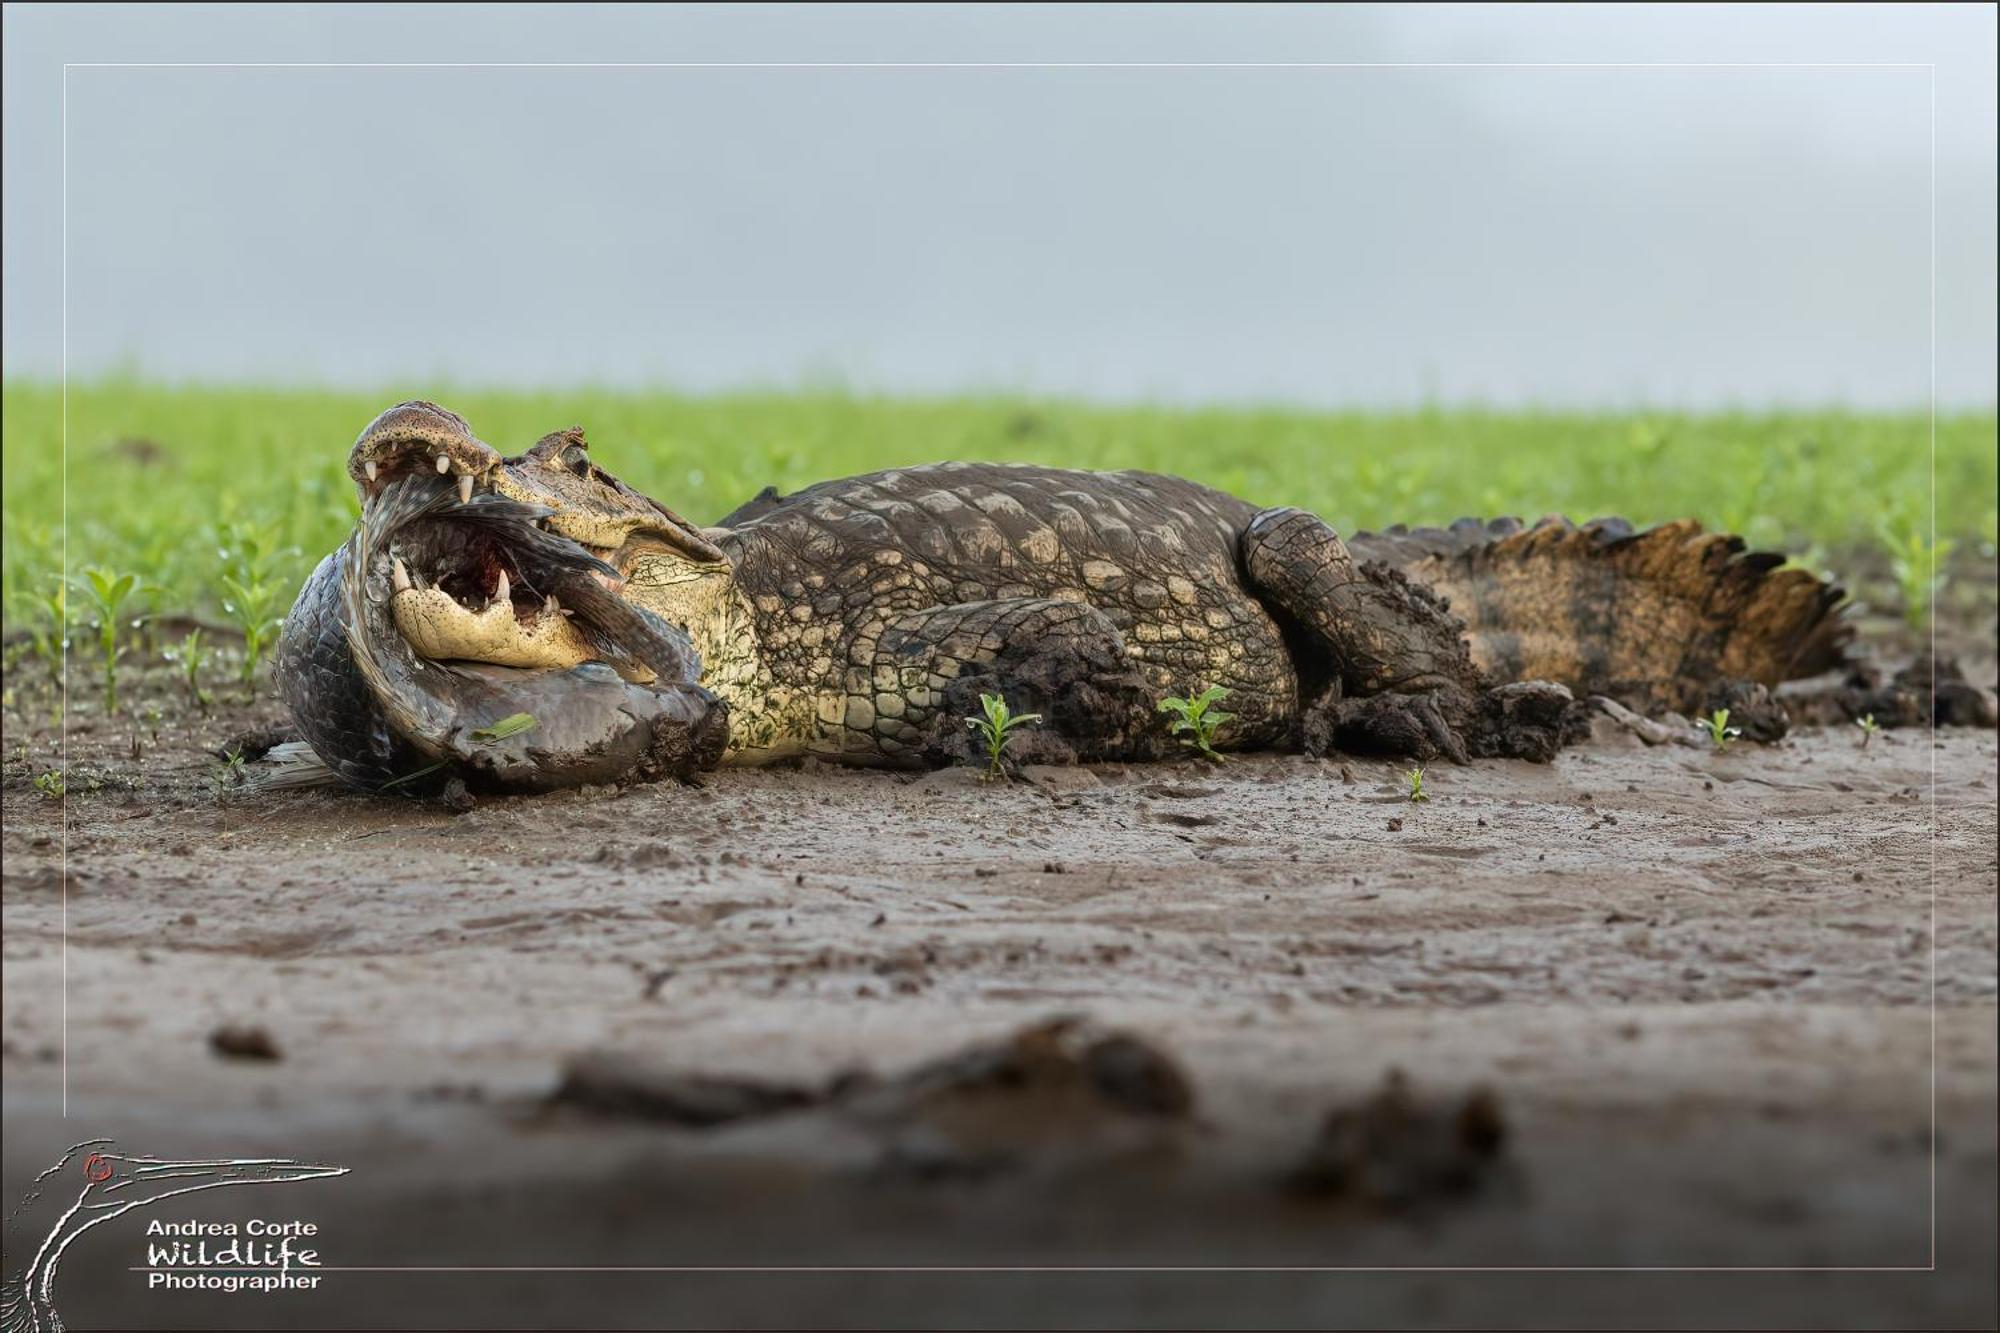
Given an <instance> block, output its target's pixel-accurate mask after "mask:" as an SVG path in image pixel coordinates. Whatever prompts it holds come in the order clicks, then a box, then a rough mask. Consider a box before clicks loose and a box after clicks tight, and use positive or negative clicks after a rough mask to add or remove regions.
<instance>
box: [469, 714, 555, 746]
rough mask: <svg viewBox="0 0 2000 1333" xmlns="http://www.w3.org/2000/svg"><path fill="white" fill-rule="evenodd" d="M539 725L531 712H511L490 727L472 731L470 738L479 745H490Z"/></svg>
mask: <svg viewBox="0 0 2000 1333" xmlns="http://www.w3.org/2000/svg"><path fill="white" fill-rule="evenodd" d="M537 725H539V724H538V723H536V721H535V715H534V714H533V713H512V714H509V715H508V716H506V717H503V718H501V719H500V720H499V721H498V722H495V723H494V724H493V725H492V726H490V727H481V728H480V729H479V730H477V731H475V732H473V733H472V739H474V740H476V741H478V742H479V743H480V744H481V745H491V744H493V742H495V741H504V740H506V739H507V738H508V737H509V736H518V735H520V734H521V733H522V732H524V731H533V730H534V729H535V727H536V726H537Z"/></svg>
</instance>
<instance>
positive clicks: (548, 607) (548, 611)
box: [542, 593, 569, 616]
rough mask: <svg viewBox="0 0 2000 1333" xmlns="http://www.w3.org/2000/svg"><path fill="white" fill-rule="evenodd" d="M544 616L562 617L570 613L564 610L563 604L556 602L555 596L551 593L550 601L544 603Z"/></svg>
mask: <svg viewBox="0 0 2000 1333" xmlns="http://www.w3.org/2000/svg"><path fill="white" fill-rule="evenodd" d="M542 614H543V615H545V616H562V615H568V614H569V613H568V612H567V611H564V610H563V606H562V603H561V602H559V601H557V600H556V596H555V594H554V593H550V594H549V600H548V601H546V602H543V603H542Z"/></svg>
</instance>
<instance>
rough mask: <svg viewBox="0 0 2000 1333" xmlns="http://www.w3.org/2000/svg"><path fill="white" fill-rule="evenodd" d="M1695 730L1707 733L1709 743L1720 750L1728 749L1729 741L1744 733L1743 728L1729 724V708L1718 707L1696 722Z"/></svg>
mask: <svg viewBox="0 0 2000 1333" xmlns="http://www.w3.org/2000/svg"><path fill="white" fill-rule="evenodd" d="M1695 730H1696V731H1699V732H1702V733H1704V734H1705V735H1707V737H1708V741H1709V744H1711V745H1713V746H1714V747H1715V748H1716V749H1718V750H1727V749H1728V748H1729V743H1730V742H1731V741H1733V740H1735V739H1736V738H1737V737H1738V736H1741V735H1742V734H1743V728H1741V727H1732V726H1730V725H1729V710H1728V709H1727V708H1718V709H1716V710H1715V711H1714V712H1713V713H1710V714H1709V715H1708V716H1707V717H1705V718H1703V719H1702V720H1701V721H1699V722H1697V723H1695Z"/></svg>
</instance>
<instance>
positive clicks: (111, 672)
mask: <svg viewBox="0 0 2000 1333" xmlns="http://www.w3.org/2000/svg"><path fill="white" fill-rule="evenodd" d="M138 585H139V576H138V575H137V574H119V573H115V572H113V571H112V570H109V569H105V568H104V567H103V566H101V565H94V566H92V567H91V568H89V569H87V570H85V571H84V590H85V591H86V592H88V593H89V594H90V600H91V604H92V605H94V606H95V607H96V608H97V649H98V655H99V659H100V660H101V661H102V663H103V667H104V711H105V712H107V713H115V712H117V711H118V658H119V656H120V655H121V653H122V652H123V651H124V650H123V649H122V648H121V647H120V646H119V643H118V631H119V629H120V626H119V624H118V608H119V607H121V606H123V605H124V604H125V600H126V598H128V597H130V596H131V595H132V590H133V589H134V588H136V587H137V586H138Z"/></svg>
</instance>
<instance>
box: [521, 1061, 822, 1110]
mask: <svg viewBox="0 0 2000 1333" xmlns="http://www.w3.org/2000/svg"><path fill="white" fill-rule="evenodd" d="M823 1100H824V1094H822V1093H818V1092H815V1091H813V1090H811V1089H809V1088H803V1087H798V1086H795V1085H791V1084H783V1083H767V1082H763V1081H760V1080H757V1079H747V1078H730V1077H725V1076H718V1075H707V1074H689V1073H682V1072H679V1071H675V1070H670V1069H663V1068H660V1067H659V1066H657V1065H654V1064H651V1063H650V1062H647V1061H645V1060H643V1059H639V1058H636V1057H633V1056H630V1055H621V1054H618V1053H615V1052H609V1051H593V1052H589V1053H586V1054H584V1055H580V1056H578V1057H577V1058H576V1059H574V1060H572V1061H571V1062H570V1063H569V1066H568V1068H566V1069H565V1070H564V1071H563V1076H562V1081H561V1082H560V1083H559V1084H557V1085H556V1090H555V1091H554V1092H553V1093H551V1094H550V1095H549V1101H550V1104H552V1105H555V1106H573V1107H578V1108H580V1109H583V1110H586V1111H594V1112H597V1113H598V1114H601V1115H611V1116H623V1117H627V1118H630V1119H635V1120H654V1121H659V1122H661V1123H663V1124H671V1125H687V1126H690V1127H693V1128H703V1129H705V1128H708V1127H710V1126H714V1125H726V1124H728V1123H730V1122H731V1121H736V1120H745V1119H749V1118H751V1117H755V1116H765V1115H775V1114H778V1113H779V1112H782V1111H796V1110H799V1109H800V1108H802V1107H808V1106H813V1105H816V1104H817V1103H819V1102H821V1101H823Z"/></svg>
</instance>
